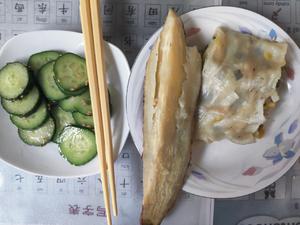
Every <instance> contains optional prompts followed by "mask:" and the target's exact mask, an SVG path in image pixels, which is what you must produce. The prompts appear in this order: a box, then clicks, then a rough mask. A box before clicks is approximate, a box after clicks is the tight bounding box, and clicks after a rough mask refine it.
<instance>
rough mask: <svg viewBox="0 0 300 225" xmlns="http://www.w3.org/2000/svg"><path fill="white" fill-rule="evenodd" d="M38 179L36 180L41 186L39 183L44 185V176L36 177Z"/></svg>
mask: <svg viewBox="0 0 300 225" xmlns="http://www.w3.org/2000/svg"><path fill="white" fill-rule="evenodd" d="M35 177H36V179H37V181H36V182H37V183H38V184H39V183H42V182H43V176H35Z"/></svg>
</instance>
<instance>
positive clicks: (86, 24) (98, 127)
mask: <svg viewBox="0 0 300 225" xmlns="http://www.w3.org/2000/svg"><path fill="white" fill-rule="evenodd" d="M80 16H81V23H82V31H83V35H84V43H85V45H84V48H85V55H86V64H87V72H88V79H89V87H90V95H91V102H92V111H93V118H94V126H95V135H96V144H97V152H98V158H99V162H100V175H101V181H102V189H103V194H104V204H105V209H106V218H107V224H108V225H112V221H111V212H110V201H109V192H108V182H107V174H106V172H107V165H106V155H105V142H104V131H103V126H102V112H101V104H100V95H99V93H100V92H99V87H98V77H97V69H96V59H95V52H94V50H95V49H94V40H93V30H92V22H91V8H90V1H87V0H80Z"/></svg>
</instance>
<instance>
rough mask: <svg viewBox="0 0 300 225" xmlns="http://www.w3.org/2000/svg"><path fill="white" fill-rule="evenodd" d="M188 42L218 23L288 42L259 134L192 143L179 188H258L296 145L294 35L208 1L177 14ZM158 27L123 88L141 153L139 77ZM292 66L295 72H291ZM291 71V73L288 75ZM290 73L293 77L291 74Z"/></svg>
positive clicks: (203, 40)
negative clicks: (246, 140) (245, 139)
mask: <svg viewBox="0 0 300 225" xmlns="http://www.w3.org/2000/svg"><path fill="white" fill-rule="evenodd" d="M182 21H183V23H184V27H185V30H186V34H187V42H188V43H189V44H190V45H197V46H198V47H199V49H201V50H203V49H204V47H205V46H206V45H207V44H208V43H209V42H210V40H211V39H212V36H213V34H214V32H215V29H216V28H217V27H219V26H226V27H230V28H231V29H234V30H237V31H241V32H247V33H252V34H253V35H256V36H259V37H263V38H267V39H272V40H277V41H285V42H287V43H288V45H289V48H288V55H287V64H288V65H287V69H285V72H284V73H285V74H286V75H287V74H288V76H286V77H289V79H287V80H286V82H284V85H283V87H282V93H281V101H280V103H279V105H278V106H277V109H276V110H275V112H274V113H273V114H272V117H271V118H270V119H269V121H268V123H267V125H266V126H267V132H266V135H265V137H264V138H263V139H261V140H259V141H257V142H256V143H254V144H249V145H237V144H233V143H231V142H229V141H226V140H224V141H219V142H215V143H213V144H209V145H205V146H197V145H195V144H194V145H193V154H192V160H191V169H190V171H189V173H188V178H187V181H186V183H185V185H184V187H183V189H184V190H185V191H187V192H190V193H193V194H196V195H200V196H206V197H213V198H230V197H238V196H242V195H246V194H250V193H253V192H255V191H258V190H260V189H262V188H264V187H266V186H267V185H269V184H271V183H273V182H274V181H276V180H277V179H278V178H279V177H280V176H282V175H283V174H284V173H285V172H286V171H287V170H288V169H289V168H290V167H291V166H292V165H293V164H294V162H295V161H296V160H297V158H298V157H299V154H300V151H298V149H299V146H300V129H299V126H298V118H299V116H300V101H299V97H298V96H300V77H299V75H298V73H299V72H298V71H300V60H299V58H300V57H299V56H300V55H299V50H298V47H297V45H296V44H295V43H294V41H293V40H292V39H291V38H290V37H289V36H288V35H287V34H286V33H285V32H284V31H283V30H282V29H281V28H279V27H278V26H277V25H276V24H274V23H273V22H271V21H269V20H268V19H266V18H265V17H262V16H260V15H258V14H256V13H253V12H251V11H248V10H244V9H240V8H234V7H210V8H203V9H199V10H195V11H192V12H189V13H187V14H185V15H183V16H182ZM158 35H159V31H157V32H156V33H155V34H154V35H153V36H152V37H151V38H150V40H149V41H148V42H147V44H146V45H145V46H144V48H143V49H142V50H141V52H140V54H139V55H138V57H137V59H136V61H135V63H134V66H133V68H132V73H131V76H130V78H129V83H128V89H127V97H126V98H127V102H126V110H127V117H128V121H129V128H130V132H131V134H132V137H133V140H134V143H135V145H136V146H137V148H138V149H139V151H140V153H142V144H143V132H142V126H143V82H144V75H145V67H146V62H147V59H148V57H149V54H150V51H151V47H152V46H153V44H154V42H155V40H156V38H157V37H158ZM294 71H295V72H294ZM293 73H295V74H294V75H293ZM292 77H294V79H292Z"/></svg>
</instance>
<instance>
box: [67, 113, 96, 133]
mask: <svg viewBox="0 0 300 225" xmlns="http://www.w3.org/2000/svg"><path fill="white" fill-rule="evenodd" d="M72 115H73V118H74V120H75V122H76V123H77V125H79V126H81V127H86V128H91V129H92V128H94V121H93V116H86V115H84V114H82V113H80V112H73V113H72Z"/></svg>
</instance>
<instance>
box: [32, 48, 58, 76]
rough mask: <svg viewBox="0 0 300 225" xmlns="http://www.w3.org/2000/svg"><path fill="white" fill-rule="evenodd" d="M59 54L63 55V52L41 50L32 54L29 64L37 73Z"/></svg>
mask: <svg viewBox="0 0 300 225" xmlns="http://www.w3.org/2000/svg"><path fill="white" fill-rule="evenodd" d="M59 56H61V53H60V52H57V51H44V52H39V53H36V54H34V55H32V56H30V58H29V60H28V63H27V65H28V67H29V68H30V69H31V70H32V71H33V73H34V74H35V75H37V74H38V71H39V70H40V68H42V66H43V65H45V64H46V63H48V62H50V61H53V60H56V59H57V58H58V57H59Z"/></svg>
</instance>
